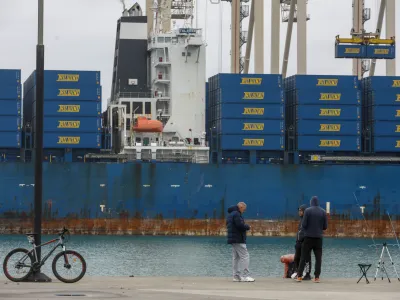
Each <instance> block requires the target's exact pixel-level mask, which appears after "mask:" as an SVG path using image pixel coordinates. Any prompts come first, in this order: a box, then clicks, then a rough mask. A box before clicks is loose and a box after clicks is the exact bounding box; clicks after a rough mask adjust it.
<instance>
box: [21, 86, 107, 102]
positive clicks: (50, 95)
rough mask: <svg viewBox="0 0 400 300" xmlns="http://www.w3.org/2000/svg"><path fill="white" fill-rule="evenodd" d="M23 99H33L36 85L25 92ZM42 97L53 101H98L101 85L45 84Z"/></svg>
mask: <svg viewBox="0 0 400 300" xmlns="http://www.w3.org/2000/svg"><path fill="white" fill-rule="evenodd" d="M24 99H27V100H28V101H31V102H33V101H35V99H36V87H33V88H32V89H30V90H29V91H28V93H27V94H25V96H24ZM31 99H32V100H31ZM44 99H45V100H53V101H60V100H62V101H98V100H101V87H96V86H92V87H83V88H80V87H78V88H58V87H56V86H45V88H44Z"/></svg>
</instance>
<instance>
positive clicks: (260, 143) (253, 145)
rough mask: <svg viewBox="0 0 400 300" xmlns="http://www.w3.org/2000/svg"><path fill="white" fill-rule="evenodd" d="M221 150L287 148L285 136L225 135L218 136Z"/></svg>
mask: <svg viewBox="0 0 400 300" xmlns="http://www.w3.org/2000/svg"><path fill="white" fill-rule="evenodd" d="M218 141H219V148H220V149H219V150H270V151H281V150H283V149H284V148H285V137H284V135H257V136H255V135H224V134H221V135H219V136H218Z"/></svg>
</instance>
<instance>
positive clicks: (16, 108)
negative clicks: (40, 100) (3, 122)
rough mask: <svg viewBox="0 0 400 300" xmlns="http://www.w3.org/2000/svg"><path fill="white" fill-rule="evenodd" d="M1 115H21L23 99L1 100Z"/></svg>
mask: <svg viewBox="0 0 400 300" xmlns="http://www.w3.org/2000/svg"><path fill="white" fill-rule="evenodd" d="M0 116H21V100H0Z"/></svg>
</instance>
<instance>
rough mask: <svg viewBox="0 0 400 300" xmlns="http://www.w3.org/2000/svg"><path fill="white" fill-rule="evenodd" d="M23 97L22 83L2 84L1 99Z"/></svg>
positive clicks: (0, 89) (0, 88)
mask: <svg viewBox="0 0 400 300" xmlns="http://www.w3.org/2000/svg"><path fill="white" fill-rule="evenodd" d="M8 99H10V100H11V99H15V100H17V99H21V85H19V84H18V85H5V86H1V85H0V100H8Z"/></svg>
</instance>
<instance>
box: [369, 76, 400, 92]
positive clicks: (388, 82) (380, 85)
mask: <svg viewBox="0 0 400 300" xmlns="http://www.w3.org/2000/svg"><path fill="white" fill-rule="evenodd" d="M362 84H363V87H364V89H366V90H382V89H393V88H396V89H399V90H400V76H372V77H367V78H364V80H363V83H362Z"/></svg>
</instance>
